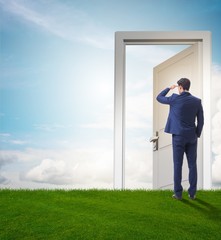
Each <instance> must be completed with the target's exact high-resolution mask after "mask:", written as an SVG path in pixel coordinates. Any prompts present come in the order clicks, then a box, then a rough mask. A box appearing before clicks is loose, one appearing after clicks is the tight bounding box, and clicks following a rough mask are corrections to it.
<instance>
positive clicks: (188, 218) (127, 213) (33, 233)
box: [0, 190, 221, 240]
mask: <svg viewBox="0 0 221 240" xmlns="http://www.w3.org/2000/svg"><path fill="white" fill-rule="evenodd" d="M171 195H172V192H171V191H143V190H136V191H129V190H125V191H106V190H73V191H64V190H48V191H47V190H33V191H29V190H0V239H1V240H6V239H13V240H17V239H22V240H24V239H44V240H47V239H53V240H56V239H62V240H63V239H90V240H92V239H125V240H127V239H154V240H156V239H188V240H189V239H207V240H208V239H216V240H218V239H221V191H198V194H197V199H196V200H194V201H193V200H189V199H188V197H187V193H184V199H183V200H182V201H178V200H174V199H172V198H171Z"/></svg>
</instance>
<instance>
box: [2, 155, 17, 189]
mask: <svg viewBox="0 0 221 240" xmlns="http://www.w3.org/2000/svg"><path fill="white" fill-rule="evenodd" d="M13 161H14V159H13V158H10V157H9V156H7V155H4V154H2V153H1V152H0V184H7V183H9V179H8V178H7V177H5V176H3V172H2V168H4V166H6V165H8V164H11V163H13Z"/></svg>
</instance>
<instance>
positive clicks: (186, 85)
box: [177, 78, 190, 93]
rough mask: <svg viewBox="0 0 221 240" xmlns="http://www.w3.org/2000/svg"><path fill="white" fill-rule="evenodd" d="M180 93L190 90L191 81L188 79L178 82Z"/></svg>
mask: <svg viewBox="0 0 221 240" xmlns="http://www.w3.org/2000/svg"><path fill="white" fill-rule="evenodd" d="M177 84H178V89H179V92H180V93H181V92H183V91H189V89H190V80H189V79H188V78H181V79H180V80H179V81H177Z"/></svg>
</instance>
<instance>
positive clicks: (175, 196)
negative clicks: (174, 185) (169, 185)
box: [172, 194, 182, 200]
mask: <svg viewBox="0 0 221 240" xmlns="http://www.w3.org/2000/svg"><path fill="white" fill-rule="evenodd" d="M172 198H174V199H176V200H182V196H181V197H178V196H177V195H176V194H173V196H172Z"/></svg>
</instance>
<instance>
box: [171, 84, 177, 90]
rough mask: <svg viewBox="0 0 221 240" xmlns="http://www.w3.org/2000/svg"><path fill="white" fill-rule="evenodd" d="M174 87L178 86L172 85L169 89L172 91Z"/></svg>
mask: <svg viewBox="0 0 221 240" xmlns="http://www.w3.org/2000/svg"><path fill="white" fill-rule="evenodd" d="M176 87H178V85H172V86H171V87H170V89H174V88H176Z"/></svg>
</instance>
